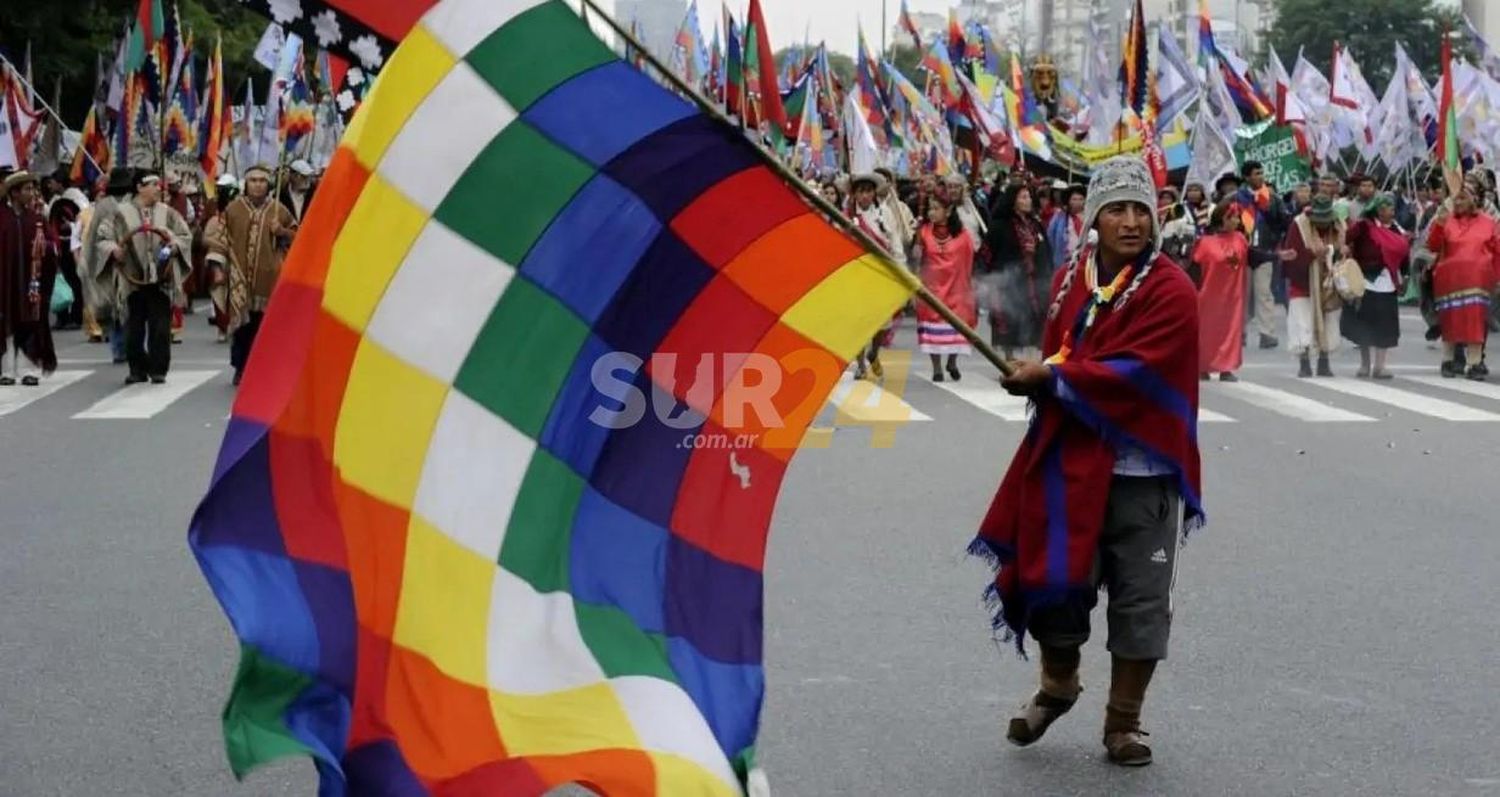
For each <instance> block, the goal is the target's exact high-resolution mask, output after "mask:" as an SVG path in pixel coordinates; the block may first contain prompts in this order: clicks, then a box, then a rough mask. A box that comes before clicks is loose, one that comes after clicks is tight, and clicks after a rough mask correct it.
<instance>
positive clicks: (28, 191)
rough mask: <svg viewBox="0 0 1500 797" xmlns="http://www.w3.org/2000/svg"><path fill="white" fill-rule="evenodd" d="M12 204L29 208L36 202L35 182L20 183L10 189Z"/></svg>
mask: <svg viewBox="0 0 1500 797" xmlns="http://www.w3.org/2000/svg"><path fill="white" fill-rule="evenodd" d="M10 197H11V201H12V204H14V205H15V207H17V208H29V207H31V206H32V205H33V204H35V203H36V183H22V184H20V185H18V186H16V187H15V188H13V189H11V192H10Z"/></svg>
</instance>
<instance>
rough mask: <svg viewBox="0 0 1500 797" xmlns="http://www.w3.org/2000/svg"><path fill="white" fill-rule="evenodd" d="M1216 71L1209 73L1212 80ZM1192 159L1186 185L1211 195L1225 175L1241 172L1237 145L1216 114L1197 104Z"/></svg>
mask: <svg viewBox="0 0 1500 797" xmlns="http://www.w3.org/2000/svg"><path fill="white" fill-rule="evenodd" d="M1214 71H1215V70H1209V75H1210V80H1212V75H1213V73H1214ZM1192 146H1193V159H1192V161H1191V162H1189V164H1188V173H1187V182H1186V183H1184V185H1185V186H1186V185H1193V184H1197V185H1201V186H1203V187H1204V189H1205V190H1207V191H1208V192H1209V193H1212V191H1213V184H1214V181H1215V180H1217V179H1219V176H1220V175H1222V174H1224V173H1225V172H1232V171H1236V170H1237V169H1238V164H1237V163H1235V159H1234V145H1233V144H1231V143H1230V141H1229V136H1228V135H1227V134H1226V133H1225V132H1224V129H1223V128H1222V127H1220V126H1219V122H1218V120H1217V119H1215V118H1214V114H1213V113H1212V112H1210V111H1209V110H1208V108H1206V107H1205V103H1199V104H1198V120H1197V121H1196V122H1194V124H1193V137H1192Z"/></svg>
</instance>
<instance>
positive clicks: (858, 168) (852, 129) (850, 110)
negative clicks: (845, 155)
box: [844, 87, 880, 174]
mask: <svg viewBox="0 0 1500 797" xmlns="http://www.w3.org/2000/svg"><path fill="white" fill-rule="evenodd" d="M844 140H846V141H848V142H849V173H850V174H869V173H871V172H873V171H875V167H876V166H879V165H880V154H879V151H878V150H877V149H876V147H875V135H874V134H873V133H871V132H870V124H869V122H866V121H865V114H864V111H862V110H860V107H859V89H858V88H857V87H856V88H855V89H854V90H853V91H850V92H849V94H848V96H846V97H845V98H844Z"/></svg>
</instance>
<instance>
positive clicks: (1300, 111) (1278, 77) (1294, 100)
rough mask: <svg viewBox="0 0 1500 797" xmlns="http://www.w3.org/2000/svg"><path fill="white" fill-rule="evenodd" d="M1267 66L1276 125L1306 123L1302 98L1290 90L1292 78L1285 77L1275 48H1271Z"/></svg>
mask: <svg viewBox="0 0 1500 797" xmlns="http://www.w3.org/2000/svg"><path fill="white" fill-rule="evenodd" d="M1268 66H1269V71H1270V74H1271V89H1272V91H1273V92H1275V94H1274V96H1272V98H1271V100H1272V102H1275V103H1276V123H1277V124H1287V123H1306V122H1307V108H1306V106H1304V105H1303V104H1302V98H1301V97H1299V96H1297V92H1295V91H1293V90H1292V78H1291V77H1290V76H1289V75H1287V73H1286V66H1285V65H1283V64H1282V63H1281V58H1280V57H1279V56H1278V55H1276V48H1275V47H1272V48H1271V59H1270V63H1269V65H1268Z"/></svg>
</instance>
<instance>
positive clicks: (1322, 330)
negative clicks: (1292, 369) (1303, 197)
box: [1281, 194, 1349, 378]
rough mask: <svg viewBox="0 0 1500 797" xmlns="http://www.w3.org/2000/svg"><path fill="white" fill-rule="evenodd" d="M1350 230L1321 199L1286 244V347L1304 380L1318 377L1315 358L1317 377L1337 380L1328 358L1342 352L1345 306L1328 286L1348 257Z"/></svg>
mask: <svg viewBox="0 0 1500 797" xmlns="http://www.w3.org/2000/svg"><path fill="white" fill-rule="evenodd" d="M1345 229H1346V225H1345V224H1344V222H1343V221H1342V220H1340V219H1339V217H1338V212H1337V211H1336V210H1335V209H1334V205H1333V200H1332V199H1330V198H1329V197H1327V196H1326V195H1323V194H1318V195H1317V196H1314V197H1313V200H1312V203H1311V204H1309V205H1308V206H1307V209H1306V210H1304V211H1302V213H1301V215H1299V216H1297V218H1296V219H1295V220H1293V222H1292V225H1291V227H1290V228H1289V229H1288V230H1287V233H1286V236H1285V237H1284V238H1283V239H1282V241H1281V262H1282V267H1283V269H1284V272H1285V274H1286V279H1287V313H1286V334H1287V345H1288V347H1289V348H1290V349H1291V351H1292V353H1293V354H1295V355H1297V362H1298V368H1297V376H1299V377H1303V378H1306V377H1310V376H1312V375H1313V369H1312V363H1311V358H1312V354H1313V352H1317V355H1318V370H1317V374H1318V376H1322V377H1331V376H1333V367H1332V365H1330V364H1329V361H1328V355H1329V354H1331V353H1332V352H1334V351H1336V350H1337V349H1338V346H1339V332H1338V330H1339V315H1340V312H1341V311H1342V309H1343V302H1342V300H1340V299H1339V297H1338V294H1337V293H1336V292H1334V291H1332V290H1331V289H1330V288H1329V287H1328V286H1327V285H1326V280H1327V277H1328V275H1329V272H1330V269H1332V267H1333V264H1334V263H1335V262H1337V261H1338V260H1341V259H1343V258H1344V257H1347V256H1348V251H1349V250H1348V247H1347V246H1346V245H1345V243H1344V238H1345Z"/></svg>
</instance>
